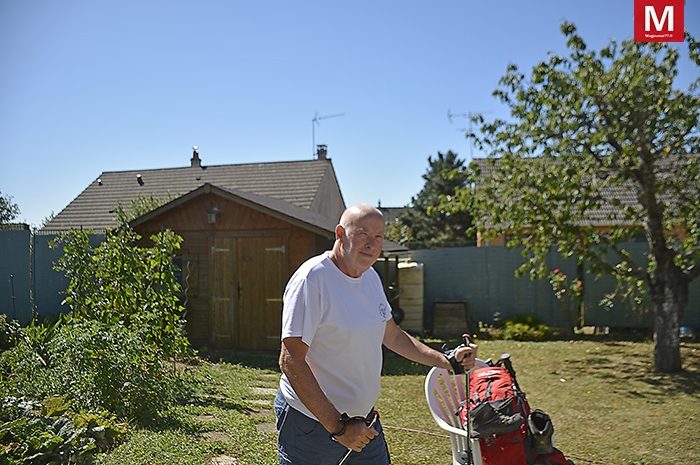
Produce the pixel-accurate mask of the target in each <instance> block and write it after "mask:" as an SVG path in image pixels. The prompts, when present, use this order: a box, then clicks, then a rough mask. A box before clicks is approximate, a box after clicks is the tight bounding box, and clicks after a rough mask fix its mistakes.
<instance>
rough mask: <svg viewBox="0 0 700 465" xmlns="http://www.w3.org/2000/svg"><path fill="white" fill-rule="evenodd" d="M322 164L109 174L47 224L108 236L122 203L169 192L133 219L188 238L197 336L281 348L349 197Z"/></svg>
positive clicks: (141, 228)
mask: <svg viewBox="0 0 700 465" xmlns="http://www.w3.org/2000/svg"><path fill="white" fill-rule="evenodd" d="M323 155H324V156H323V157H321V156H319V157H318V159H316V160H302V161H288V162H267V163H247V164H235V165H215V166H203V165H202V163H201V160H200V158H199V154H198V152H197V151H196V150H195V151H194V153H193V156H192V159H191V160H190V162H191V164H190V166H187V167H179V168H164V169H151V170H140V171H134V170H130V171H112V172H103V173H101V174H100V175H99V176H98V177H97V179H95V180H94V181H93V182H92V183H91V184H90V185H89V186H88V187H87V188H86V189H85V190H84V191H83V192H81V193H80V195H78V197H76V198H75V199H74V200H73V201H72V202H71V203H70V204H69V205H68V206H67V207H66V208H65V209H64V210H63V211H61V212H60V213H59V214H58V215H56V217H55V218H53V219H52V220H51V221H50V222H49V223H48V224H47V225H46V226H45V227H44V228H43V229H44V232H46V233H51V232H58V231H63V230H67V229H72V228H83V229H91V230H94V231H96V232H103V231H105V230H107V229H109V228H112V227H114V226H116V224H117V223H116V217H115V209H116V207H117V206H118V205H122V206H124V207H127V208H128V207H129V205H130V204H132V203H133V202H134V201H137V200H138V199H139V198H159V199H164V198H167V199H169V200H170V201H169V202H168V203H166V204H164V205H162V206H161V207H159V208H157V209H155V210H153V211H151V212H149V213H147V214H145V215H143V216H141V217H139V218H136V219H135V220H133V221H132V222H131V225H132V227H133V228H134V229H135V230H136V231H137V232H139V233H140V234H141V235H142V236H143V237H145V238H147V237H149V236H150V235H152V234H153V233H155V232H158V231H161V230H163V229H166V228H167V229H171V230H173V231H174V232H176V233H177V234H179V235H181V236H182V237H183V239H184V241H183V244H182V248H181V255H180V256H179V257H177V259H176V260H177V262H178V264H179V265H180V268H181V269H182V276H181V282H182V283H183V285H184V287H185V307H186V311H187V314H186V320H187V326H186V328H187V334H188V337H189V338H190V341H191V342H192V343H193V344H194V345H196V346H208V347H216V348H240V349H276V348H278V347H279V338H280V326H281V310H282V293H283V290H284V285H285V284H286V282H287V280H288V279H289V277H290V276H291V274H292V273H293V272H294V270H295V269H296V268H297V267H298V266H299V265H300V264H301V263H303V262H304V261H305V260H306V259H308V258H309V257H311V256H313V255H316V254H318V253H320V252H322V251H324V250H328V249H330V248H331V246H332V243H333V238H334V229H335V225H336V224H337V222H338V220H339V218H340V215H341V214H342V212H343V210H344V209H345V203H344V201H343V198H342V194H341V192H340V188H339V186H338V182H337V179H336V176H335V172H334V170H333V166H332V164H331V160H330V159H327V158H325V153H324V154H323Z"/></svg>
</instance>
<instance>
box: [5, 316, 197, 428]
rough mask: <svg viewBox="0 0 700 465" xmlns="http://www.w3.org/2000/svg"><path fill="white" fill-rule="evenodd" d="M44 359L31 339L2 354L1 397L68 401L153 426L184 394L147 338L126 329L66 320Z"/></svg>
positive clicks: (49, 343) (177, 378) (54, 334)
mask: <svg viewBox="0 0 700 465" xmlns="http://www.w3.org/2000/svg"><path fill="white" fill-rule="evenodd" d="M45 351H46V353H45V355H44V357H43V358H40V357H39V356H38V355H37V353H36V352H35V347H34V346H33V345H32V344H31V342H30V340H29V338H25V339H23V340H22V341H21V342H20V343H18V344H17V345H16V346H15V347H13V348H11V349H9V350H6V351H4V352H2V353H1V354H0V376H2V380H3V383H2V387H1V388H0V395H5V396H8V395H9V396H29V397H32V398H37V399H39V398H45V397H48V396H51V395H54V394H58V395H62V396H66V397H67V398H69V399H70V400H71V402H72V403H73V405H74V406H75V407H76V408H79V409H81V410H86V411H99V410H108V411H110V412H112V413H114V414H116V415H117V416H119V417H120V418H128V419H137V420H139V421H142V422H145V421H149V420H150V419H151V418H152V417H153V416H154V415H156V414H157V413H158V412H159V411H160V410H162V409H165V408H167V406H168V405H169V404H170V403H171V402H174V401H175V400H176V399H178V398H179V396H181V395H182V393H183V392H184V389H185V387H184V384H183V380H182V378H181V377H180V376H179V375H178V373H177V372H176V371H175V370H174V369H173V367H172V366H171V365H170V364H169V363H168V362H167V359H166V357H165V356H164V351H163V350H162V349H159V348H158V347H157V346H154V345H152V344H150V343H148V342H147V335H145V334H142V333H139V332H137V331H136V329H135V328H127V327H126V326H124V325H120V324H115V325H108V324H106V323H104V322H99V321H94V320H83V319H73V320H70V319H69V320H65V321H64V322H62V323H61V324H60V325H58V326H57V329H55V330H54V331H53V332H52V337H51V339H49V340H47V341H46V347H45Z"/></svg>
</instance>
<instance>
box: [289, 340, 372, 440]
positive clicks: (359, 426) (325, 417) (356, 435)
mask: <svg viewBox="0 0 700 465" xmlns="http://www.w3.org/2000/svg"><path fill="white" fill-rule="evenodd" d="M308 351H309V346H307V345H306V344H305V343H304V342H303V341H302V340H301V338H300V337H287V338H284V339H283V340H282V350H281V353H280V360H279V365H280V369H281V370H282V372H283V373H284V374H285V375H287V379H288V380H289V382H290V383H291V385H292V388H294V392H296V394H297V396H299V399H300V400H301V401H302V402H303V403H304V405H305V406H306V408H308V409H309V410H310V411H311V413H313V414H314V415H315V416H316V418H317V419H318V421H319V423H321V426H323V427H324V428H325V429H326V431H328V432H329V433H335V432H337V431H340V430H341V429H342V427H343V423H342V422H341V421H340V412H339V411H338V409H336V408H335V406H334V405H333V404H332V403H331V401H330V400H328V397H326V395H325V394H324V392H323V390H322V389H321V387H320V386H319V384H318V380H316V377H315V376H314V374H313V372H312V371H311V368H310V367H309V364H308V363H306V353H307V352H308ZM378 434H379V433H377V432H376V431H375V430H374V429H371V428H367V427H366V426H365V424H364V422H361V421H352V422H348V423H347V424H346V428H345V432H344V433H343V434H342V435H339V436H336V440H337V441H338V442H339V443H341V444H342V445H344V446H345V447H348V448H350V449H352V450H354V451H355V452H360V451H361V450H362V449H363V448H364V447H365V446H366V445H367V444H368V443H369V441H370V440H371V439H372V438H374V437H375V436H377V435H378Z"/></svg>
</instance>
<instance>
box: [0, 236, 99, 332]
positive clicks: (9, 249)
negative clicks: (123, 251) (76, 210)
mask: <svg viewBox="0 0 700 465" xmlns="http://www.w3.org/2000/svg"><path fill="white" fill-rule="evenodd" d="M13 226H15V227H17V228H18V229H10V230H7V229H2V230H0V257H1V258H0V283H1V285H0V313H4V314H6V315H8V316H9V317H10V318H12V319H15V320H17V321H19V322H20V323H21V324H26V323H28V322H29V321H30V320H31V318H32V314H33V313H35V314H36V315H39V316H41V317H51V316H55V315H57V314H59V313H60V312H62V311H65V307H63V306H62V305H61V302H62V301H63V299H64V298H65V291H66V286H67V285H68V281H67V280H66V277H65V276H64V275H63V273H60V272H58V271H55V270H54V265H55V264H56V262H57V261H58V259H59V258H60V257H61V255H63V249H62V248H61V247H56V248H52V247H50V243H51V242H52V241H53V240H54V239H55V238H56V236H55V235H41V234H32V233H31V231H30V230H29V228H28V227H26V226H24V225H22V226H16V225H13ZM103 240H104V235H101V234H95V235H91V236H90V244H91V245H93V246H96V245H97V244H99V243H100V242H102V241H103Z"/></svg>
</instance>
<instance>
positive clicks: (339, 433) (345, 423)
mask: <svg viewBox="0 0 700 465" xmlns="http://www.w3.org/2000/svg"><path fill="white" fill-rule="evenodd" d="M338 420H339V421H340V423H341V424H342V425H343V426H341V427H340V429H339V430H338V431H336V432H335V433H331V434H330V436H331V440H332V441H336V442H337V439H336V438H335V437H336V436H342V435H343V434H345V428H346V427H347V426H348V421H350V417H349V416H348V414H347V413H343V414H342V415H340V418H338Z"/></svg>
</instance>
